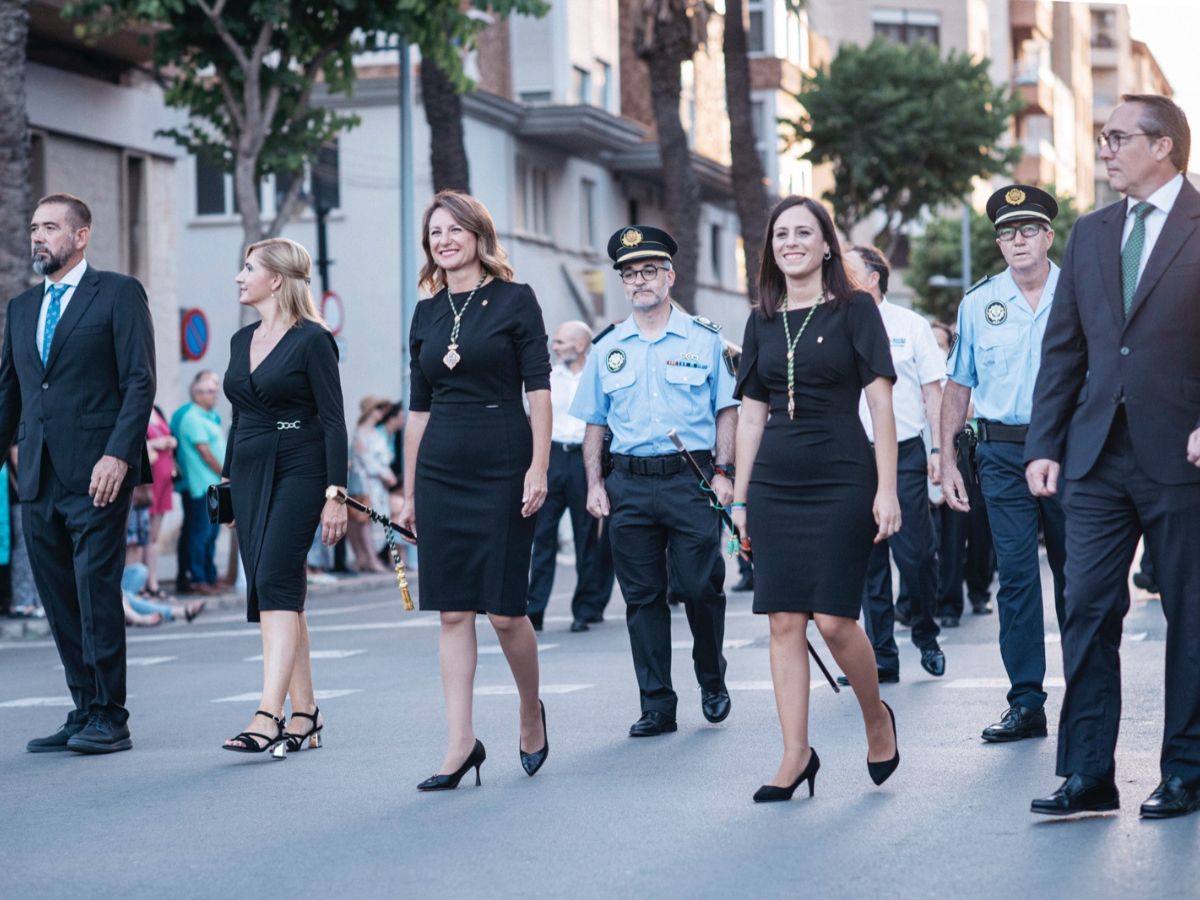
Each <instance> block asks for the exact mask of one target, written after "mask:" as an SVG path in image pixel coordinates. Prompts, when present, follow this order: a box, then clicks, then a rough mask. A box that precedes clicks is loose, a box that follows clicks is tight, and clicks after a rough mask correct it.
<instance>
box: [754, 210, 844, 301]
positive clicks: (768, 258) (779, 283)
mask: <svg viewBox="0 0 1200 900" xmlns="http://www.w3.org/2000/svg"><path fill="white" fill-rule="evenodd" d="M793 206H803V207H804V208H805V209H807V210H808V211H809V212H810V213H812V214H813V216H814V217H815V218H816V220H817V224H818V225H819V226H820V227H821V237H822V238H823V239H824V241H825V243H826V244H828V245H829V258H828V259H826V260H823V261H822V262H821V288H822V290H824V292H825V296H826V298H827V299H828V300H829V301H830V302H831V303H845V302H847V301H849V299H850V295H851V294H853V293H854V292H855V291H858V290H859V286H858V284H856V283H855V281H854V279H853V278H851V277H850V275H849V273H848V272H847V271H846V265H845V263H844V262H843V261H842V245H841V244H840V243H839V242H838V236H837V231H836V230H835V229H834V227H833V219H831V218H830V217H829V213H828V211H826V209H825V207H824V206H822V205H821V204H820V203H818V202H817V201H816V200H814V199H812V198H811V197H800V196H795V195H793V196H791V197H784V198H783V199H782V200H780V201H779V202H778V203H777V204H775V208H774V209H773V210H771V217H770V219H769V220H768V221H767V232H766V234H764V235H763V249H762V263H761V264H760V266H759V269H758V304H757V305H758V310H759V312H761V313H762V315H763V317H764V318H766V319H771V318H774V316H775V311H776V310H777V309H778V308H779V301H780V299H781V298H783V297H785V296H786V295H787V278H786V277H785V276H784V274H783V272H782V271H781V270H780V268H779V264H778V263H776V262H775V253H774V250H773V248H772V247H771V235H772V234H773V233H774V231H775V223H776V222H777V221H779V217H780V216H781V215H783V214H784V213H785V212H787V211H788V210H789V209H791V208H792V207H793Z"/></svg>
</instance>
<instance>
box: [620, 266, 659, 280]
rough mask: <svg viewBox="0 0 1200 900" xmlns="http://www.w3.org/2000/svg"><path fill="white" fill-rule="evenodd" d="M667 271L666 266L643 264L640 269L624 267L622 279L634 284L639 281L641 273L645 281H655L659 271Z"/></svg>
mask: <svg viewBox="0 0 1200 900" xmlns="http://www.w3.org/2000/svg"><path fill="white" fill-rule="evenodd" d="M663 271H666V266H642V267H641V268H640V269H622V270H621V280H622V281H623V282H625V283H626V284H633V283H634V282H635V281H637V277H638V276H639V275H641V276H642V280H643V281H653V280H654V279H655V278H657V277H658V273H659V272H663Z"/></svg>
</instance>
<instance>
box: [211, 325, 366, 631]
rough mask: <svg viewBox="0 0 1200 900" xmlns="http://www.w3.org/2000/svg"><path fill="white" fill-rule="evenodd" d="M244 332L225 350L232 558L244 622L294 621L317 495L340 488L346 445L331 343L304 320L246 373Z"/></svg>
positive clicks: (317, 517)
mask: <svg viewBox="0 0 1200 900" xmlns="http://www.w3.org/2000/svg"><path fill="white" fill-rule="evenodd" d="M259 324H260V323H257V322H256V323H254V324H253V325H247V326H246V327H245V328H243V329H241V330H240V331H238V332H236V333H235V334H234V336H233V339H232V341H231V342H230V348H229V368H228V369H227V370H226V372H225V396H226V397H228V398H229V402H230V403H232V404H233V424H232V426H231V428H230V431H229V442H228V445H227V449H226V452H225V469H224V472H223V474H224V475H226V476H227V477H228V478H229V480H230V489H231V493H232V495H233V514H234V516H235V517H236V519H237V533H238V549H239V550H240V551H241V555H242V565H243V566H244V567H245V570H246V585H247V589H246V618H247V619H248V620H249V621H251V622H257V621H258V620H259V616H258V613H259V610H263V609H267V610H275V609H286V610H294V611H296V612H302V611H303V610H304V598H305V594H306V593H307V588H308V580H307V573H306V570H305V559H306V557H307V556H308V550H309V547H310V546H312V541H313V535H314V534H316V531H317V526H318V525H319V524H320V521H321V507H323V506H324V505H325V488H326V487H328V486H330V485H343V486H344V485H345V484H346V473H347V452H348V449H347V448H348V443H349V442H348V440H347V437H346V420H345V416H344V414H343V412H342V383H341V377H340V376H339V374H338V352H337V345H336V344H335V343H334V340H333V336H332V335H331V334H330V333H329V332H328V331H327V330H326V329H324V328H322V327H321V326H320V325H318V324H316V323H315V322H309V321H307V320H302V321H301V322H300V323H299V324H298V325H296V326H295V327H294V328H292V329H290V330H289V331H288V332H287V333H286V334H284V336H283V337H282V338H280V339H279V343H278V344H276V345H275V348H274V349H273V350H272V351H271V352H270V353H269V354H267V357H266V359H264V360H263V361H262V362H261V363H259V366H258V368H257V369H255V370H254V374H253V375H252V374H251V373H250V338H251V337H252V336H253V334H254V330H255V329H256V328H258V326H259Z"/></svg>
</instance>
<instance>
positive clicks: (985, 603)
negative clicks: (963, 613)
mask: <svg viewBox="0 0 1200 900" xmlns="http://www.w3.org/2000/svg"><path fill="white" fill-rule="evenodd" d="M990 601H991V598H990V597H988V596H987V595H984V596H983V597H972V598H971V612H972V613H973V614H974V615H977V616H990V615H991V614H992V604H991V602H990Z"/></svg>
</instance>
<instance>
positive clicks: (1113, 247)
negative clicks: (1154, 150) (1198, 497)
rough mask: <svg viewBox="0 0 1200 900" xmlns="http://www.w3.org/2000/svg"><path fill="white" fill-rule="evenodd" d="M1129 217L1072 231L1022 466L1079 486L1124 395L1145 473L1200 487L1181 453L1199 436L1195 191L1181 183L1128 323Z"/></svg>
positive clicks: (1116, 214) (1198, 207)
mask: <svg viewBox="0 0 1200 900" xmlns="http://www.w3.org/2000/svg"><path fill="white" fill-rule="evenodd" d="M1125 211H1126V201H1125V200H1121V201H1120V202H1119V203H1114V204H1112V205H1111V206H1107V207H1105V208H1104V209H1101V210H1097V211H1096V212H1094V213H1091V214H1090V215H1087V216H1084V217H1083V218H1081V219H1080V220H1079V221H1078V222H1077V223H1076V225H1075V227H1074V229H1072V231H1071V238H1070V240H1069V241H1068V243H1067V250H1066V254H1065V256H1064V257H1063V263H1062V274H1061V275H1060V276H1059V280H1058V290H1057V291H1056V292H1055V295H1054V308H1053V309H1052V310H1051V311H1050V321H1049V323H1048V324H1047V326H1046V336H1045V340H1044V341H1043V343H1042V366H1041V370H1040V371H1039V373H1038V379H1037V385H1036V387H1035V388H1034V394H1033V417H1032V420H1031V422H1030V426H1029V436H1028V439H1027V440H1026V442H1025V460H1026V462H1028V461H1030V460H1034V459H1053V460H1058V461H1061V462H1063V474H1064V476H1065V477H1066V478H1069V479H1079V478H1083V477H1084V476H1085V475H1087V473H1088V472H1089V471H1090V470H1091V468H1092V466H1093V465H1095V462H1096V459H1097V458H1098V457H1099V455H1100V451H1101V449H1102V448H1103V446H1104V442H1105V439H1106V438H1107V437H1108V432H1109V429H1110V428H1111V426H1112V420H1113V415H1114V414H1115V413H1116V410H1117V404H1118V402H1119V401H1120V400H1121V398H1122V397H1124V398H1125V413H1126V416H1127V417H1128V421H1129V431H1130V437H1131V440H1132V442H1133V450H1134V454H1135V455H1136V457H1137V461H1138V464H1139V465H1140V466H1141V468H1142V470H1143V471H1144V472H1145V473H1146V475H1147V477H1149V478H1150V479H1152V480H1153V481H1156V482H1158V483H1160V484H1189V483H1195V482H1200V468H1197V467H1196V466H1193V465H1191V464H1190V463H1189V462H1188V461H1187V455H1186V454H1187V439H1188V435H1189V434H1190V433H1191V432H1192V431H1194V430H1195V429H1196V428H1200V193H1198V192H1197V191H1196V189H1195V188H1194V187H1192V186H1191V184H1189V183H1188V182H1187V181H1186V180H1185V181H1184V183H1183V188H1182V190H1181V191H1180V192H1179V197H1178V198H1177V199H1176V200H1175V205H1174V206H1173V207H1172V208H1171V212H1170V214H1169V215H1168V216H1167V220H1166V222H1165V223H1163V230H1162V232H1161V234H1159V237H1158V241H1157V242H1156V243H1155V245H1154V250H1153V252H1152V253H1151V254H1150V258H1149V259H1148V260H1147V261H1146V268H1145V270H1144V271H1143V272H1142V278H1141V281H1139V282H1138V288H1137V293H1136V294H1134V297H1133V306H1132V308H1131V309H1130V313H1129V318H1128V320H1126V318H1125V315H1124V313H1123V310H1122V305H1121V232H1122V230H1123V228H1124V225H1125Z"/></svg>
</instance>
